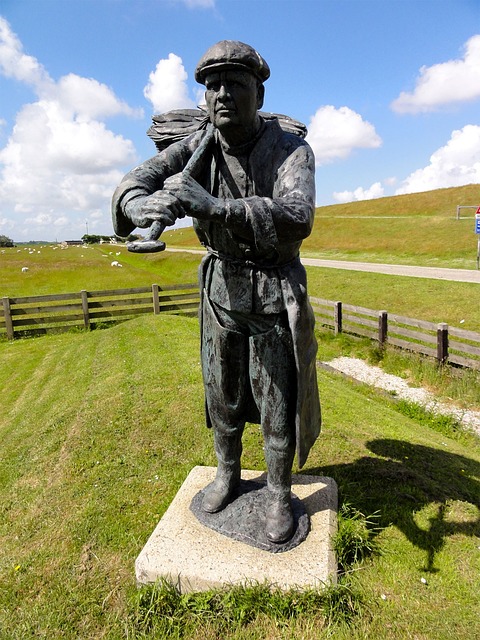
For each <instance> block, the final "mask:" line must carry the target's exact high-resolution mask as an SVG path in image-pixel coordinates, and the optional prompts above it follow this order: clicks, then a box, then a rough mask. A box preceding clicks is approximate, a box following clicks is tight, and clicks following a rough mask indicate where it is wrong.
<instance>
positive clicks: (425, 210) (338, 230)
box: [165, 184, 480, 269]
mask: <svg viewBox="0 0 480 640" xmlns="http://www.w3.org/2000/svg"><path fill="white" fill-rule="evenodd" d="M317 189H319V190H320V189H321V185H318V187H317ZM457 205H476V206H479V205H480V185H478V184H477V185H467V186H464V187H453V188H448V189H437V190H435V191H425V192H423V193H414V194H408V195H402V196H393V197H390V198H378V199H375V200H365V201H361V202H350V203H347V204H337V205H331V206H327V207H318V208H317V210H316V214H315V225H314V228H313V232H312V234H311V235H310V237H309V238H307V239H306V240H305V242H304V243H303V246H302V253H303V255H305V256H309V257H318V258H320V257H321V258H330V259H345V260H359V261H367V262H386V263H393V264H412V265H423V266H443V267H455V268H465V269H475V268H476V255H477V238H478V236H476V234H475V233H474V222H473V220H474V213H475V211H474V210H473V209H465V210H463V211H462V218H461V219H460V220H456V209H457ZM165 239H166V241H167V244H170V245H171V246H176V247H186V248H192V247H198V241H197V240H196V237H195V234H194V232H193V229H192V228H189V229H179V230H175V231H170V232H167V233H166V234H165Z"/></svg>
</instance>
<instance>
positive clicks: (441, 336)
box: [437, 322, 448, 364]
mask: <svg viewBox="0 0 480 640" xmlns="http://www.w3.org/2000/svg"><path fill="white" fill-rule="evenodd" d="M447 360H448V324H446V323H445V322H440V323H439V324H438V325H437V361H438V364H445V363H446V362H447Z"/></svg>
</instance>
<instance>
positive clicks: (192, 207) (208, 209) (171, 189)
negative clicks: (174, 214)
mask: <svg viewBox="0 0 480 640" xmlns="http://www.w3.org/2000/svg"><path fill="white" fill-rule="evenodd" d="M163 190H164V191H165V192H167V193H168V194H170V195H171V196H173V197H175V198H176V199H177V200H178V201H179V202H180V204H181V206H182V207H183V209H184V210H185V211H186V213H187V214H188V215H190V216H192V217H194V218H199V219H200V220H211V219H214V218H217V219H218V218H219V216H220V215H221V214H222V212H223V209H224V207H223V204H222V200H220V199H219V198H215V197H214V196H212V195H211V194H210V193H208V191H206V190H205V189H204V188H203V187H202V186H201V185H200V184H198V182H197V181H196V180H195V179H194V178H192V177H191V176H190V175H188V174H183V173H177V174H176V175H174V176H171V177H170V178H167V179H166V180H165V184H164V185H163Z"/></svg>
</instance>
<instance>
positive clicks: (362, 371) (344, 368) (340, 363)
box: [323, 356, 480, 435]
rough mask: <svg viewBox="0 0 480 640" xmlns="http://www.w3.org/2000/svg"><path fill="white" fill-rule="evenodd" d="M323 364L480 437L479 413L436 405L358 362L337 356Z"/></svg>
mask: <svg viewBox="0 0 480 640" xmlns="http://www.w3.org/2000/svg"><path fill="white" fill-rule="evenodd" d="M323 364H325V365H327V367H329V368H331V369H334V370H335V371H339V372H341V373H343V374H344V375H346V376H349V377H351V378H354V379H355V380H358V381H359V382H363V383H365V384H368V385H371V386H374V387H376V388H377V389H382V390H383V391H386V392H387V393H390V394H392V396H394V397H395V398H401V399H402V400H407V401H409V402H413V403H415V404H418V405H421V406H422V407H424V408H425V409H426V410H427V411H431V412H432V413H435V414H441V415H446V416H451V417H453V418H454V419H455V420H457V421H458V423H459V424H461V425H462V426H463V427H465V428H466V429H468V430H471V431H474V432H476V433H477V434H478V435H480V411H470V410H468V409H462V408H461V407H457V406H455V405H450V404H446V403H444V402H440V401H439V400H438V399H437V398H435V396H434V395H433V394H432V393H430V392H429V391H427V390H426V389H422V388H419V387H410V386H409V385H408V383H407V382H405V380H403V379H402V378H400V377H398V376H394V375H392V374H390V373H385V371H383V370H382V369H381V368H380V367H375V366H373V365H370V364H368V363H367V362H364V361H363V360H360V359H359V358H348V357H346V356H341V357H339V358H334V359H333V360H330V361H329V362H325V363H323Z"/></svg>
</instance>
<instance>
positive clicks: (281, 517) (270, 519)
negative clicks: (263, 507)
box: [265, 495, 294, 544]
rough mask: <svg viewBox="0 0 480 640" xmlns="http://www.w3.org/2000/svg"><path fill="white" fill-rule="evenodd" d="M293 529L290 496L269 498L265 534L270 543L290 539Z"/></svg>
mask: <svg viewBox="0 0 480 640" xmlns="http://www.w3.org/2000/svg"><path fill="white" fill-rule="evenodd" d="M293 529H294V520H293V511H292V500H291V498H290V495H283V496H275V497H270V499H269V502H268V506H267V513H266V524H265V533H266V535H267V538H268V540H270V542H275V543H278V544H280V543H282V542H286V541H287V540H289V539H290V538H291V537H292V534H293Z"/></svg>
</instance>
